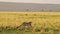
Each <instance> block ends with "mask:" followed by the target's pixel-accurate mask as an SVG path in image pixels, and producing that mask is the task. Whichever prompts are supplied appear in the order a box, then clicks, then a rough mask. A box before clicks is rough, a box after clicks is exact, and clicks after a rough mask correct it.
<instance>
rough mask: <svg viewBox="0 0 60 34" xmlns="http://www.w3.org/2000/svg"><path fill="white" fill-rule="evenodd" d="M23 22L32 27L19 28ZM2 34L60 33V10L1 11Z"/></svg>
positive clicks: (0, 27)
mask: <svg viewBox="0 0 60 34" xmlns="http://www.w3.org/2000/svg"><path fill="white" fill-rule="evenodd" d="M23 22H32V24H31V26H32V27H30V26H29V27H27V28H28V29H27V28H25V29H23V30H20V27H19V28H17V27H18V26H20V25H21V24H22V23H23ZM22 27H23V26H22ZM0 34H60V12H0Z"/></svg>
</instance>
